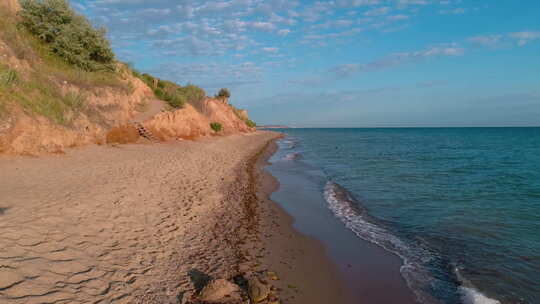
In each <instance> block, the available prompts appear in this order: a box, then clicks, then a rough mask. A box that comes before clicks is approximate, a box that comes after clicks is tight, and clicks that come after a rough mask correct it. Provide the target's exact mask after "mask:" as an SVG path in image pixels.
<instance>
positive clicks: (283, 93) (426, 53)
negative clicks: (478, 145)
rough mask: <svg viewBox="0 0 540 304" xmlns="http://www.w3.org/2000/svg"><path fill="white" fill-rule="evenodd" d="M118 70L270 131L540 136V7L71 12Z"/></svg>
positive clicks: (166, 6)
mask: <svg viewBox="0 0 540 304" xmlns="http://www.w3.org/2000/svg"><path fill="white" fill-rule="evenodd" d="M70 2H71V4H72V6H73V7H74V8H75V9H76V10H77V11H78V12H80V13H82V14H84V15H86V16H87V17H88V18H89V19H90V20H92V22H93V23H94V24H96V25H97V26H103V27H106V28H107V30H108V36H109V38H110V41H111V43H112V46H113V48H114V50H115V52H116V54H117V57H118V59H120V60H122V61H124V62H129V63H131V64H132V65H133V66H134V67H135V68H136V69H137V70H139V71H141V72H147V73H150V74H153V75H155V76H158V77H160V78H163V79H168V80H172V81H174V82H177V83H178V84H180V85H185V84H188V83H193V84H196V85H199V86H201V87H203V88H204V89H205V90H206V91H207V94H208V95H210V96H211V95H213V94H215V93H216V92H217V91H218V90H219V88H222V87H227V88H229V89H230V90H231V95H232V97H231V100H230V102H231V103H232V104H234V105H235V106H237V107H240V108H244V109H247V110H248V111H249V113H250V116H251V118H252V119H253V120H254V121H256V122H257V123H258V124H259V125H265V124H284V125H288V126H291V127H444V126H540V1H538V0H335V1H296V0H212V1H199V0H192V1H191V0H151V1H150V0H93V1H89V0H70Z"/></svg>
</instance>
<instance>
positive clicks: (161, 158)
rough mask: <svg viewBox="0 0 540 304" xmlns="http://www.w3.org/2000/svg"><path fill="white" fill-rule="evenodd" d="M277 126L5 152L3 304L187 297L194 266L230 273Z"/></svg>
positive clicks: (0, 223) (0, 252)
mask: <svg viewBox="0 0 540 304" xmlns="http://www.w3.org/2000/svg"><path fill="white" fill-rule="evenodd" d="M275 136H276V135H275V134H274V133H266V132H256V133H254V134H250V135H236V136H229V137H224V138H218V139H211V140H201V141H198V142H189V141H184V142H175V143H165V144H159V145H126V146H122V147H120V148H112V147H87V148H82V149H75V150H71V151H69V152H68V154H67V155H62V156H46V157H40V158H22V157H2V158H0V181H1V182H0V303H178V300H179V299H181V298H182V294H183V293H184V292H186V294H190V293H192V292H193V290H194V286H193V284H192V282H191V281H190V280H189V276H188V272H189V271H191V272H190V274H193V273H194V272H193V270H194V269H196V270H197V271H201V272H204V273H207V274H210V275H213V276H217V277H225V278H228V277H230V276H231V275H233V274H234V273H235V269H234V267H235V266H236V265H237V264H238V262H239V261H240V260H241V257H240V256H239V253H238V252H237V251H236V247H235V246H234V244H238V243H240V242H243V241H241V239H242V238H244V239H245V238H246V236H245V235H244V234H246V233H249V232H248V231H246V229H245V228H244V226H243V225H242V223H243V220H244V219H245V217H246V214H245V208H244V206H243V205H242V203H241V202H242V199H243V195H244V194H245V191H246V183H245V181H246V179H247V174H246V172H245V170H244V169H245V166H246V160H247V159H248V158H249V156H251V155H253V154H254V153H256V152H257V151H258V150H260V149H261V148H263V147H264V146H265V144H266V142H267V141H268V140H270V139H271V138H273V137H275ZM184 298H185V297H184Z"/></svg>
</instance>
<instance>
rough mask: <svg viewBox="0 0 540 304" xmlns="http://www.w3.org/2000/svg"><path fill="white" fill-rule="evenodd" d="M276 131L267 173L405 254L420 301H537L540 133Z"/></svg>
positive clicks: (405, 270)
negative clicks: (300, 182)
mask: <svg viewBox="0 0 540 304" xmlns="http://www.w3.org/2000/svg"><path fill="white" fill-rule="evenodd" d="M278 131H280V132H282V133H284V135H285V136H284V137H283V138H282V139H280V140H279V141H278V146H279V149H278V151H277V152H276V154H275V155H274V156H273V157H272V158H271V160H270V162H271V163H273V165H272V166H274V169H272V166H270V172H271V173H273V174H274V173H275V172H277V174H276V175H277V176H278V180H279V175H280V174H279V171H280V170H281V171H282V172H284V169H283V168H289V169H287V170H289V171H290V170H291V169H290V168H293V169H294V172H295V174H296V175H299V174H300V175H301V176H303V177H302V178H305V179H306V180H310V182H311V183H312V184H314V185H315V186H314V187H313V188H312V189H310V191H311V192H310V193H311V194H312V195H315V196H319V197H320V198H321V201H324V211H323V210H322V209H321V210H320V211H317V212H328V214H330V215H331V216H332V217H333V218H334V219H337V220H338V221H339V222H340V224H342V225H343V227H346V229H347V230H348V231H350V233H351V234H354V236H355V237H358V238H360V239H362V240H364V241H367V242H370V243H372V244H375V245H376V246H379V247H380V248H383V249H384V250H385V251H387V252H390V253H392V254H393V255H396V256H397V257H399V258H400V259H401V264H402V266H401V268H400V270H399V271H400V275H401V276H402V277H403V279H404V281H405V282H406V285H407V286H408V288H409V289H410V290H411V291H412V293H413V294H414V297H415V301H417V302H419V303H426V304H427V303H445V304H446V303H449V304H450V303H451V304H454V303H463V304H476V303H478V304H496V303H502V304H514V303H515V304H517V303H528V304H533V303H540V128H365V129H280V130H278ZM280 168H281V169H280ZM272 170H273V171H274V172H272ZM280 182H281V183H283V182H284V181H283V180H280ZM285 182H286V181H285Z"/></svg>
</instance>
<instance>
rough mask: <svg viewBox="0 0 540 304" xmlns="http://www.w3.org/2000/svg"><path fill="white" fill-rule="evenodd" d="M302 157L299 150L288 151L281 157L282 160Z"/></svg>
mask: <svg viewBox="0 0 540 304" xmlns="http://www.w3.org/2000/svg"><path fill="white" fill-rule="evenodd" d="M301 157H302V154H301V153H300V152H294V153H289V154H287V155H285V156H284V157H283V159H284V160H296V159H299V158H301Z"/></svg>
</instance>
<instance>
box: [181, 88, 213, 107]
mask: <svg viewBox="0 0 540 304" xmlns="http://www.w3.org/2000/svg"><path fill="white" fill-rule="evenodd" d="M178 91H179V92H180V93H182V95H185V96H186V98H187V101H188V102H189V103H191V104H193V105H197V104H199V103H201V102H202V101H203V100H204V98H205V97H206V92H205V91H204V90H203V89H201V88H199V87H198V86H196V85H193V84H188V85H187V86H185V87H180V88H178Z"/></svg>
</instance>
